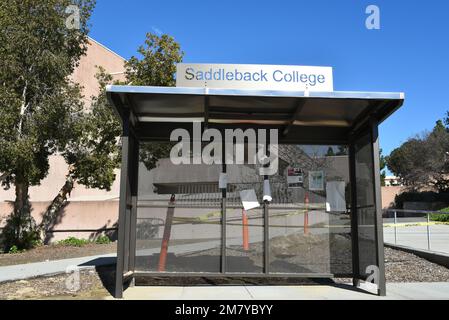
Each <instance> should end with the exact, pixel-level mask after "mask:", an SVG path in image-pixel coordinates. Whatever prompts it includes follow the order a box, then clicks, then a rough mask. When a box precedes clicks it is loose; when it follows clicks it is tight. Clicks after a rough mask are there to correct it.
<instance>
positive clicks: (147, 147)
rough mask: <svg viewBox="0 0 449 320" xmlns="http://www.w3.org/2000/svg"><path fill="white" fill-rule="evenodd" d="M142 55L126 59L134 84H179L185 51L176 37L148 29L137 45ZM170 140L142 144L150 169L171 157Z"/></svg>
mask: <svg viewBox="0 0 449 320" xmlns="http://www.w3.org/2000/svg"><path fill="white" fill-rule="evenodd" d="M137 51H138V53H139V54H140V58H139V57H135V56H133V57H131V58H130V59H129V60H128V62H127V63H126V79H127V81H128V82H130V83H131V84H133V85H140V86H161V87H173V86H175V84H176V79H175V74H176V64H177V63H180V62H182V58H183V56H184V52H183V51H181V47H180V45H179V44H178V43H177V42H176V41H175V40H174V38H173V37H171V36H169V35H166V34H163V35H162V36H160V37H159V36H157V35H155V34H152V33H147V35H146V39H145V45H143V46H140V47H139V48H138V50H137ZM171 148H172V144H171V143H166V142H160V143H159V142H153V143H151V144H148V143H145V144H142V145H141V147H140V154H139V158H140V161H142V162H143V163H144V164H145V166H146V168H147V169H148V170H151V169H153V168H155V167H156V164H157V161H158V160H159V159H161V158H165V157H168V156H169V154H170V150H171Z"/></svg>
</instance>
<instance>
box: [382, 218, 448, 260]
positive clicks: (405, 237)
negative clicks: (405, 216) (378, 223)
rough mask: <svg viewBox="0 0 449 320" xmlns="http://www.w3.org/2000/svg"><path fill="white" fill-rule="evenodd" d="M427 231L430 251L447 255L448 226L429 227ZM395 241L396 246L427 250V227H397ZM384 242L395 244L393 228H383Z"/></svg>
mask: <svg viewBox="0 0 449 320" xmlns="http://www.w3.org/2000/svg"><path fill="white" fill-rule="evenodd" d="M401 222H402V221H401ZM429 230H430V250H431V251H438V252H443V253H449V225H430V226H429ZM396 240H397V242H396V244H399V245H402V246H407V247H412V248H417V249H422V250H428V246H427V245H428V243H427V227H426V226H407V227H398V228H396ZM384 241H385V242H388V243H393V244H394V243H395V235H394V227H386V228H384Z"/></svg>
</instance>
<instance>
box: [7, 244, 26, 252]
mask: <svg viewBox="0 0 449 320" xmlns="http://www.w3.org/2000/svg"><path fill="white" fill-rule="evenodd" d="M23 251H25V250H20V249H19V248H18V247H17V246H16V245H13V246H12V247H11V248H9V250H8V253H9V254H15V253H21V252H23Z"/></svg>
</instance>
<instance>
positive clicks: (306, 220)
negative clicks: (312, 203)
mask: <svg viewBox="0 0 449 320" xmlns="http://www.w3.org/2000/svg"><path fill="white" fill-rule="evenodd" d="M304 207H305V209H304V234H308V233H309V193H308V192H306V194H305V195H304Z"/></svg>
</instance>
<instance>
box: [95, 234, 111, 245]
mask: <svg viewBox="0 0 449 320" xmlns="http://www.w3.org/2000/svg"><path fill="white" fill-rule="evenodd" d="M95 243H96V244H108V243H111V239H109V237H108V236H99V237H98V238H97V239H95Z"/></svg>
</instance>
